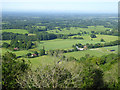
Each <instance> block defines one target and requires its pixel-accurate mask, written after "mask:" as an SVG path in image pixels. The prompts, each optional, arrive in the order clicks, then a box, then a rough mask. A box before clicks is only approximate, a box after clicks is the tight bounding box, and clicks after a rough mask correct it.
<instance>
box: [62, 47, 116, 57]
mask: <svg viewBox="0 0 120 90" xmlns="http://www.w3.org/2000/svg"><path fill="white" fill-rule="evenodd" d="M110 50H115V51H112V52H111V51H110ZM110 53H116V54H117V53H118V46H111V47H103V48H98V49H90V50H85V51H76V52H70V53H64V55H65V56H67V57H75V58H76V59H80V58H81V57H83V56H85V55H86V54H89V55H90V56H97V57H100V56H102V55H107V54H110Z"/></svg>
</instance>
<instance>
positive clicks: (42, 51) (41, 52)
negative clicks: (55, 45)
mask: <svg viewBox="0 0 120 90" xmlns="http://www.w3.org/2000/svg"><path fill="white" fill-rule="evenodd" d="M43 55H45V50H44V47H43V49H41V50H40V56H43Z"/></svg>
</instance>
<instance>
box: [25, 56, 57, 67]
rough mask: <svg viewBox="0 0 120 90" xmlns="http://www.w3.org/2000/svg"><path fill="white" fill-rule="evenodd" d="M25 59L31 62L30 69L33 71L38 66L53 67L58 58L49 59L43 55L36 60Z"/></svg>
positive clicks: (49, 57)
mask: <svg viewBox="0 0 120 90" xmlns="http://www.w3.org/2000/svg"><path fill="white" fill-rule="evenodd" d="M25 59H27V60H29V61H30V62H31V64H32V69H35V68H37V67H39V66H44V65H54V64H55V63H57V61H58V60H59V59H58V58H55V57H51V56H48V55H44V56H40V57H36V58H25Z"/></svg>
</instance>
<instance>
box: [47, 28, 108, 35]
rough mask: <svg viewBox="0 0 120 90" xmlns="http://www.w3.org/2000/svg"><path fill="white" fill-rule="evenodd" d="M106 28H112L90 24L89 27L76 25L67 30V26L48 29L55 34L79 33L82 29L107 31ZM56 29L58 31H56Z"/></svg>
mask: <svg viewBox="0 0 120 90" xmlns="http://www.w3.org/2000/svg"><path fill="white" fill-rule="evenodd" d="M106 29H110V28H105V27H104V26H96V27H95V26H88V28H78V27H77V28H75V27H71V28H70V30H67V29H66V28H64V29H61V31H59V30H58V29H54V30H50V31H47V32H49V33H55V34H70V33H71V34H77V33H79V32H81V31H86V32H91V31H98V32H99V31H105V30H106ZM56 31H57V32H58V33H56Z"/></svg>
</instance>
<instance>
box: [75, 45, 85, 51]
mask: <svg viewBox="0 0 120 90" xmlns="http://www.w3.org/2000/svg"><path fill="white" fill-rule="evenodd" d="M76 48H77V50H79V51H83V50H87V46H84V48H79V47H78V46H76Z"/></svg>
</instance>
